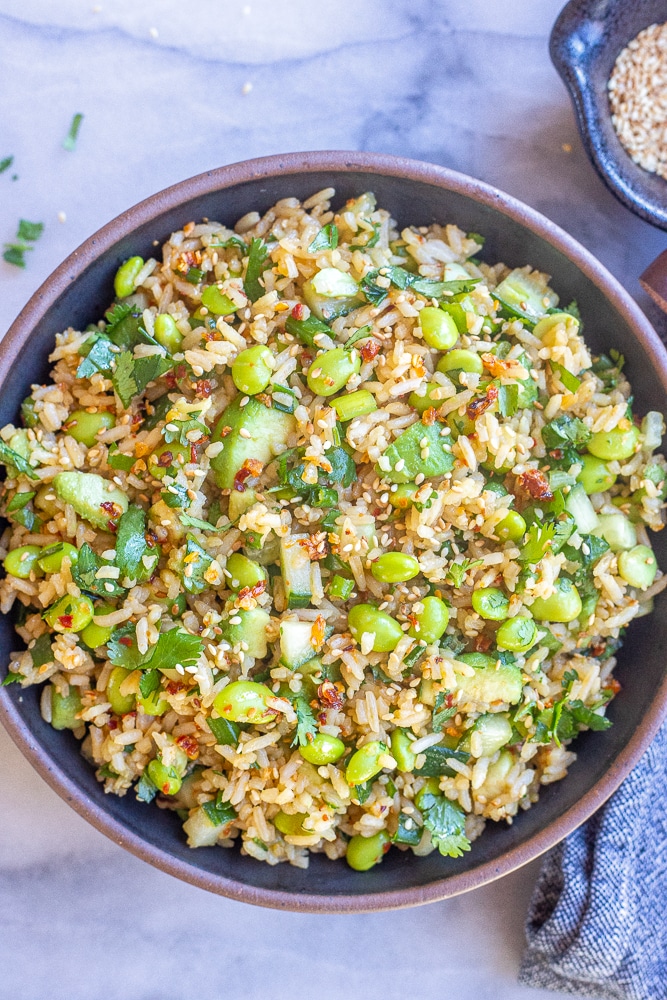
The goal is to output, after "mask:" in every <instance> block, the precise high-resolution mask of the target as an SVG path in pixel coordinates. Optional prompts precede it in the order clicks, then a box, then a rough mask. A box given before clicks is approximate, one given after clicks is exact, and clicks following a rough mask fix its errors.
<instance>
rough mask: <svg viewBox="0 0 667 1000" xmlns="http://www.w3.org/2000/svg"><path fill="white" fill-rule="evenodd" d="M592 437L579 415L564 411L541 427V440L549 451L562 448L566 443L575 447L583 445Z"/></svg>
mask: <svg viewBox="0 0 667 1000" xmlns="http://www.w3.org/2000/svg"><path fill="white" fill-rule="evenodd" d="M591 437H592V434H591V432H590V431H589V429H588V427H587V426H586V424H585V423H584V422H583V420H580V419H579V417H571V416H570V415H569V414H567V413H564V414H563V415H562V416H561V417H556V418H555V420H551V421H550V422H549V423H548V424H546V425H545V426H544V427H543V428H542V440H543V441H544V445H545V447H546V448H548V449H549V450H550V451H551V450H552V449H557V448H562V447H564V446H566V445H568V444H573V445H574V446H575V447H577V448H581V447H583V446H584V445H585V444H587V443H588V442H589V441H590V439H591Z"/></svg>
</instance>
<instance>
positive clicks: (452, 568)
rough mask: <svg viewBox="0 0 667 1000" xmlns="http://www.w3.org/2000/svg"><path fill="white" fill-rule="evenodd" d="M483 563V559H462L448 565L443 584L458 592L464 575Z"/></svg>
mask: <svg viewBox="0 0 667 1000" xmlns="http://www.w3.org/2000/svg"><path fill="white" fill-rule="evenodd" d="M483 562H484V560H483V559H464V560H463V561H462V562H453V563H450V564H449V567H448V569H447V576H446V577H445V582H446V583H449V584H451V586H452V587H454V589H455V590H458V589H459V587H460V586H461V584H462V583H463V580H464V579H465V577H466V574H467V573H468V572H469V571H470V570H471V569H475V567H476V566H481V565H482V563H483Z"/></svg>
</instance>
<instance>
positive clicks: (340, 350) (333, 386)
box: [307, 347, 361, 396]
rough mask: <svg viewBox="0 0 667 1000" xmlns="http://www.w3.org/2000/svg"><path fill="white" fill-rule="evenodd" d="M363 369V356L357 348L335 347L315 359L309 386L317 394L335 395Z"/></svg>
mask: <svg viewBox="0 0 667 1000" xmlns="http://www.w3.org/2000/svg"><path fill="white" fill-rule="evenodd" d="M360 371H361V358H360V357H359V355H358V354H357V352H356V351H355V350H351V351H346V350H345V348H344V347H334V349H333V350H332V351H325V352H324V354H320V355H319V356H318V357H317V358H315V360H314V361H313V363H312V365H311V366H310V368H309V369H308V379H307V381H308V388H309V389H310V391H311V392H314V393H315V395H316V396H333V394H334V393H336V392H338V391H339V390H340V389H342V388H343V386H344V385H347V383H348V382H349V380H350V379H351V377H352V376H353V375H356V374H358V372H360Z"/></svg>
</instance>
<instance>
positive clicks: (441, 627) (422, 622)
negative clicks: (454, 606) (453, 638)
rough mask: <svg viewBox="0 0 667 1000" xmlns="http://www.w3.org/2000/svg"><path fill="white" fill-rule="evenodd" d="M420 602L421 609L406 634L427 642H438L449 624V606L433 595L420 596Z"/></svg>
mask: <svg viewBox="0 0 667 1000" xmlns="http://www.w3.org/2000/svg"><path fill="white" fill-rule="evenodd" d="M421 604H422V606H423V610H422V611H420V612H418V614H417V615H416V618H417V624H416V625H412V626H411V627H410V628H409V629H408V632H407V634H408V635H409V636H412V638H413V639H423V640H424V642H427V643H432V642H438V640H439V639H441V638H442V636H443V635H444V634H445V629H446V628H447V626H448V624H449V608H448V607H447V605H446V604H445V602H444V601H441V600H440V598H439V597H434V596H430V597H424V598H422V601H421Z"/></svg>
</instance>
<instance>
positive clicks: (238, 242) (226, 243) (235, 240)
mask: <svg viewBox="0 0 667 1000" xmlns="http://www.w3.org/2000/svg"><path fill="white" fill-rule="evenodd" d="M209 247H216V248H219V249H220V250H227V249H228V248H229V247H238V249H239V250H243V252H244V253H245V251H246V249H247V244H246V242H245V240H244V239H242V238H241V237H240V236H237V235H236V234H234V235H233V236H230V237H229V239H227V240H222V242H220V243H209Z"/></svg>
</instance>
